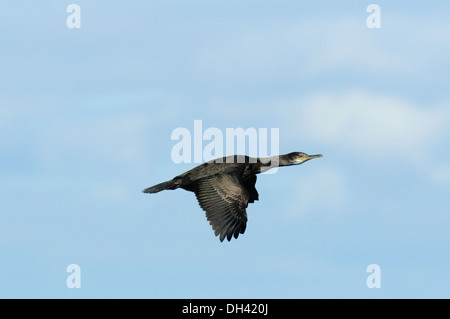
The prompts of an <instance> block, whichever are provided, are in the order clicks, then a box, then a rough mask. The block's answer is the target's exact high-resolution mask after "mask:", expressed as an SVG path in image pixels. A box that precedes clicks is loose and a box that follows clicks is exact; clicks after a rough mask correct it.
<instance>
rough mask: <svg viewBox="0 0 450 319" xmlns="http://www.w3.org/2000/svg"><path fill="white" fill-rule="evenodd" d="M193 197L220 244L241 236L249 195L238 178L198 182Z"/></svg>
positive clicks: (245, 220)
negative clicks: (203, 212)
mask: <svg viewBox="0 0 450 319" xmlns="http://www.w3.org/2000/svg"><path fill="white" fill-rule="evenodd" d="M195 195H196V197H197V200H198V203H199V204H200V207H201V208H202V209H203V210H204V211H205V212H206V218H207V219H208V221H209V223H210V224H211V226H212V228H213V230H214V233H215V235H216V236H218V235H220V241H223V240H224V239H225V237H226V238H227V239H228V240H231V238H232V237H233V236H234V238H237V237H238V236H239V234H243V233H244V231H245V227H246V224H247V212H246V211H245V208H246V207H247V205H248V200H249V193H248V191H247V189H246V188H245V186H244V185H243V183H242V182H241V181H240V180H239V179H238V177H236V176H235V175H231V174H221V175H215V176H213V177H210V178H207V179H201V180H199V181H197V184H196V188H195Z"/></svg>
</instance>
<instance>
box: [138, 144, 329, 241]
mask: <svg viewBox="0 0 450 319" xmlns="http://www.w3.org/2000/svg"><path fill="white" fill-rule="evenodd" d="M316 157H322V155H320V154H319V155H307V154H305V153H301V152H294V153H289V154H286V155H280V156H272V157H267V158H252V157H248V156H243V155H233V156H228V157H223V158H218V159H215V160H213V161H209V162H207V163H203V164H201V165H199V166H197V167H194V168H193V169H191V170H189V171H187V172H185V173H183V174H181V175H178V176H176V177H175V178H173V179H172V180H170V181H167V182H163V183H161V184H158V185H155V186H152V187H149V188H147V189H145V190H144V191H143V192H144V193H157V192H160V191H162V190H167V189H177V188H182V189H185V190H187V191H191V192H194V193H195V196H196V197H197V200H198V203H199V204H200V207H201V208H202V209H203V210H204V211H205V212H206V218H207V219H208V221H209V223H210V224H211V226H212V228H213V230H214V233H215V235H216V236H220V237H219V238H220V241H223V240H224V239H225V238H227V239H228V240H231V238H232V237H234V238H237V237H238V236H239V234H243V233H244V232H245V227H246V225H247V212H246V208H247V206H248V203H253V202H254V201H255V200H258V192H257V190H256V188H255V183H256V174H259V173H261V172H264V171H267V170H269V169H271V168H273V167H278V166H289V165H296V164H301V163H304V162H306V161H308V160H310V159H312V158H316Z"/></svg>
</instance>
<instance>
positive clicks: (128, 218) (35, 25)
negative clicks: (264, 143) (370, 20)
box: [0, 0, 450, 298]
mask: <svg viewBox="0 0 450 319" xmlns="http://www.w3.org/2000/svg"><path fill="white" fill-rule="evenodd" d="M70 3H71V2H67V3H62V2H61V1H48V0H45V1H39V2H31V1H15V2H14V3H12V2H10V1H8V2H7V1H0V39H1V43H2V44H1V47H0V176H1V179H0V194H1V195H0V196H1V201H0V207H1V208H0V297H3V298H7V297H22V298H36V297H38V298H55V297H56V298H103V297H105V298H431V297H437V298H449V297H450V288H449V287H450V276H449V273H448V269H449V266H450V258H449V246H450V236H449V232H448V230H449V225H450V215H449V206H450V205H449V204H450V200H449V193H450V150H449V147H448V146H449V142H450V125H449V124H450V93H449V92H450V91H449V90H448V74H449V72H450V60H449V58H448V56H449V53H450V33H449V30H450V18H449V15H448V12H449V11H450V5H449V4H448V2H447V1H434V2H433V5H430V4H424V3H423V2H419V1H414V2H413V3H411V2H410V1H395V3H391V2H390V1H378V2H376V3H377V4H378V5H379V6H380V8H381V28H380V29H369V28H367V26H366V19H367V17H368V16H369V13H367V12H366V8H367V6H368V5H369V4H370V3H371V2H364V1H340V2H337V1H319V2H318V1H316V2H313V1H277V2H276V3H274V2H273V1H134V2H133V3H132V4H130V3H129V2H115V3H111V2H110V1H78V2H75V3H77V4H78V5H79V6H80V8H81V28H80V29H69V28H67V26H66V18H67V16H68V15H69V14H68V13H66V7H67V6H68V5H69V4H70ZM197 119H199V120H202V123H203V127H204V128H208V127H216V128H219V129H220V130H223V131H224V132H225V129H226V128H237V127H243V128H250V127H253V128H269V129H270V128H279V132H280V144H279V149H280V153H289V152H292V151H303V152H306V153H311V154H316V153H322V154H323V155H324V157H323V158H321V159H317V160H314V161H310V162H308V163H306V164H304V165H301V166H296V167H287V168H281V169H280V170H279V171H278V172H277V173H276V174H273V175H267V176H259V177H258V182H257V184H256V186H257V189H258V191H259V194H260V201H259V202H256V203H255V204H250V205H249V207H248V209H247V213H248V217H249V222H248V225H247V230H246V233H245V234H244V235H242V236H240V237H239V239H238V240H233V241H231V242H223V243H220V242H219V240H218V239H217V238H216V237H214V234H213V232H212V230H211V228H210V226H209V224H208V222H207V221H206V218H205V216H204V213H203V212H202V210H201V209H200V208H199V207H198V204H197V202H196V199H195V196H194V195H193V194H192V193H189V192H185V191H182V190H177V191H166V192H161V193H158V194H155V195H148V194H143V193H141V190H142V189H144V188H146V187H148V186H151V185H154V184H156V183H159V182H162V181H165V180H168V179H171V178H172V177H174V176H176V175H178V174H180V173H182V172H184V171H186V170H188V169H190V168H192V167H194V166H195V165H196V164H195V163H190V164H176V163H174V162H173V161H172V159H171V149H172V147H173V146H174V145H175V143H176V142H175V141H173V140H171V138H170V137H171V133H172V131H173V130H174V129H175V128H177V127H185V128H188V129H190V130H191V129H193V124H194V120H197ZM69 264H78V265H79V266H80V268H81V288H79V289H76V288H74V289H69V288H67V286H66V278H67V277H68V275H69V274H68V273H67V272H66V267H67V265H69ZM370 264H378V265H379V266H380V269H381V288H374V289H369V288H368V287H367V285H366V278H367V277H368V275H369V273H367V272H366V267H367V266H368V265H370Z"/></svg>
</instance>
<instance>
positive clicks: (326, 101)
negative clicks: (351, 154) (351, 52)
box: [299, 92, 450, 157]
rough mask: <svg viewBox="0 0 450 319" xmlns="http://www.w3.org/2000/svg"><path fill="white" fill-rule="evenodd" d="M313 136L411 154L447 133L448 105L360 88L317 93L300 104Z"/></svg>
mask: <svg viewBox="0 0 450 319" xmlns="http://www.w3.org/2000/svg"><path fill="white" fill-rule="evenodd" d="M299 117H300V118H301V122H302V127H303V128H304V130H305V132H307V134H308V135H310V137H312V138H314V139H317V140H320V141H323V142H327V143H333V145H340V146H342V147H345V148H349V149H353V148H357V149H358V150H363V151H368V152H372V153H377V152H380V153H381V152H384V153H383V156H385V155H386V152H391V154H392V152H393V153H395V154H397V155H399V154H403V155H406V156H408V157H410V156H412V155H413V154H414V155H417V153H418V151H426V150H427V149H428V148H429V146H430V145H434V142H435V141H437V140H439V139H440V138H441V137H442V135H444V134H445V133H446V131H447V126H448V124H449V121H450V109H449V108H442V107H441V108H432V109H425V108H419V107H417V106H414V105H411V104H409V103H406V102H405V101H402V100H400V99H397V98H392V97H384V96H379V95H372V94H366V93H361V92H355V93H349V94H345V95H338V96H329V95H323V96H316V97H312V98H310V99H306V100H304V101H302V102H301V105H300V109H299Z"/></svg>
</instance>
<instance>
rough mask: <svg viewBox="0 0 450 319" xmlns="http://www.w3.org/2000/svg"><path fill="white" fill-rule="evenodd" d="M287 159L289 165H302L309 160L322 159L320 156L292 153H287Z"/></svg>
mask: <svg viewBox="0 0 450 319" xmlns="http://www.w3.org/2000/svg"><path fill="white" fill-rule="evenodd" d="M287 157H288V161H289V162H290V164H291V165H298V164H302V163H304V162H306V161H309V160H310V159H313V158H317V157H322V154H317V155H308V154H305V153H302V152H293V153H289V154H288V155H287Z"/></svg>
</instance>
